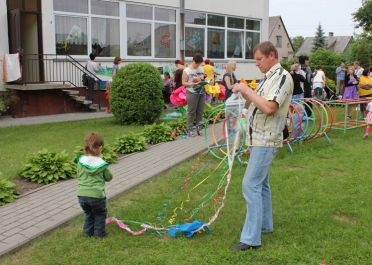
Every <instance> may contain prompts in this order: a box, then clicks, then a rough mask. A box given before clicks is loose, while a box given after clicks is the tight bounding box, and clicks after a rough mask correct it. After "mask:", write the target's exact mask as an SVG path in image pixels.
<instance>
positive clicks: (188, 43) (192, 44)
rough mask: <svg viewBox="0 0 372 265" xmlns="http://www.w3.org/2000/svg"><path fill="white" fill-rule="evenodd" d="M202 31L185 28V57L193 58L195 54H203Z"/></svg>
mask: <svg viewBox="0 0 372 265" xmlns="http://www.w3.org/2000/svg"><path fill="white" fill-rule="evenodd" d="M204 39H205V38H204V29H201V28H191V27H188V28H185V56H186V57H193V56H194V54H195V53H201V54H204V43H205V42H204Z"/></svg>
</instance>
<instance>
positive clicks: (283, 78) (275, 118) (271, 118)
mask: <svg viewBox="0 0 372 265" xmlns="http://www.w3.org/2000/svg"><path fill="white" fill-rule="evenodd" d="M292 92H293V80H292V77H291V75H290V74H289V73H288V72H287V71H286V70H285V69H284V68H283V67H282V66H281V65H280V64H279V63H278V64H276V65H274V66H273V67H271V69H270V70H269V71H268V72H267V73H266V74H265V78H264V79H263V80H262V82H260V84H259V86H258V88H257V90H256V93H257V94H258V95H260V96H261V97H264V98H265V99H266V100H270V101H275V102H277V103H278V105H279V109H278V110H277V111H276V112H275V113H274V114H272V115H266V114H265V113H263V112H262V111H261V110H259V109H258V108H257V106H256V105H255V104H254V103H251V104H250V105H249V107H248V113H247V117H248V122H247V138H246V139H247V144H248V145H249V146H265V147H281V146H282V145H283V129H284V126H285V123H286V119H287V113H288V108H289V104H290V102H291V98H292Z"/></svg>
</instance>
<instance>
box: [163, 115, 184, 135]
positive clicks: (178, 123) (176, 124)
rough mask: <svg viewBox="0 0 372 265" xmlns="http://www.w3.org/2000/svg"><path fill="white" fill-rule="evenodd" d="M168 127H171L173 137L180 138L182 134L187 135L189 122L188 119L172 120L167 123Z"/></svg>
mask: <svg viewBox="0 0 372 265" xmlns="http://www.w3.org/2000/svg"><path fill="white" fill-rule="evenodd" d="M167 125H168V126H170V127H171V132H172V133H171V135H172V136H175V137H176V136H179V135H181V134H186V133H187V122H186V117H181V118H178V119H174V120H171V121H169V122H167Z"/></svg>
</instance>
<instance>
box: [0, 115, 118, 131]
mask: <svg viewBox="0 0 372 265" xmlns="http://www.w3.org/2000/svg"><path fill="white" fill-rule="evenodd" d="M108 117H112V114H111V113H107V112H79V113H66V114H55V115H45V116H35V117H27V118H12V117H1V116H0V127H9V126H17V125H30V124H42V123H53V122H62V121H79V120H89V119H98V118H108Z"/></svg>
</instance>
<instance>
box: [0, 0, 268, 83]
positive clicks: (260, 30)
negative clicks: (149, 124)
mask: <svg viewBox="0 0 372 265" xmlns="http://www.w3.org/2000/svg"><path fill="white" fill-rule="evenodd" d="M268 13H269V0H261V1H254V0H234V1H231V2H226V1H216V0H204V1H199V0H133V1H124V0H0V25H1V26H0V34H1V38H0V60H1V61H0V63H1V64H2V60H3V57H4V54H6V53H16V52H17V51H21V52H22V53H23V54H24V58H23V60H24V62H23V63H22V73H23V74H22V77H23V80H31V81H32V83H35V82H36V83H48V82H49V83H51V82H56V81H63V82H64V83H65V81H69V82H70V83H73V80H72V77H70V75H68V73H67V70H65V69H68V67H66V66H63V70H61V69H62V68H55V65H56V64H57V63H59V64H61V63H62V62H66V60H67V61H68V60H72V59H71V58H70V57H68V56H66V55H69V56H71V57H72V58H73V59H74V60H77V61H78V62H80V64H81V65H85V62H86V61H87V60H88V58H89V57H88V56H89V54H90V53H92V52H93V53H96V54H98V57H97V59H96V61H99V62H101V63H102V65H108V66H111V65H112V62H113V58H114V57H116V56H118V57H121V58H122V59H123V64H126V63H129V62H135V61H144V62H149V63H152V64H153V65H154V66H156V67H163V69H165V70H167V69H170V70H171V69H172V68H173V67H174V61H175V60H176V59H180V58H184V59H185V61H186V63H188V62H190V61H191V58H192V56H193V54H194V53H196V52H201V53H202V54H203V57H204V58H210V59H211V61H213V62H214V63H215V67H216V69H217V71H219V72H220V73H223V68H224V66H225V65H226V63H227V62H228V61H229V60H234V61H236V62H237V71H236V76H237V77H238V78H239V79H240V78H244V79H253V78H261V77H262V74H261V73H260V72H259V70H258V69H257V67H256V66H255V62H254V60H253V53H252V50H253V48H254V46H255V45H256V44H257V43H259V42H260V41H264V40H268V35H269V34H268V28H269V18H268ZM30 54H34V55H35V56H34V57H33V58H32V59H27V60H28V61H27V62H26V55H27V56H29V55H30ZM46 58H49V59H48V60H49V61H48V62H52V64H51V63H49V64H47V59H46ZM50 58H53V59H50ZM21 62H22V60H21ZM56 69H57V70H56ZM58 69H59V70H58ZM0 70H1V69H0ZM80 71H81V70H80ZM0 72H1V74H0V75H2V71H0ZM51 75H52V76H53V77H51ZM57 75H59V79H58V80H56V76H57ZM61 75H62V76H63V77H61ZM75 76H76V74H75ZM80 77H81V74H79V77H78V79H81V78H80ZM2 79H3V78H1V80H2ZM62 79H63V80H62ZM75 79H76V77H75ZM23 83H27V82H23ZM29 83H30V82H29ZM4 87H5V84H4V83H3V82H2V81H1V82H0V90H1V89H4ZM76 87H78V85H76ZM24 90H25V89H24Z"/></svg>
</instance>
